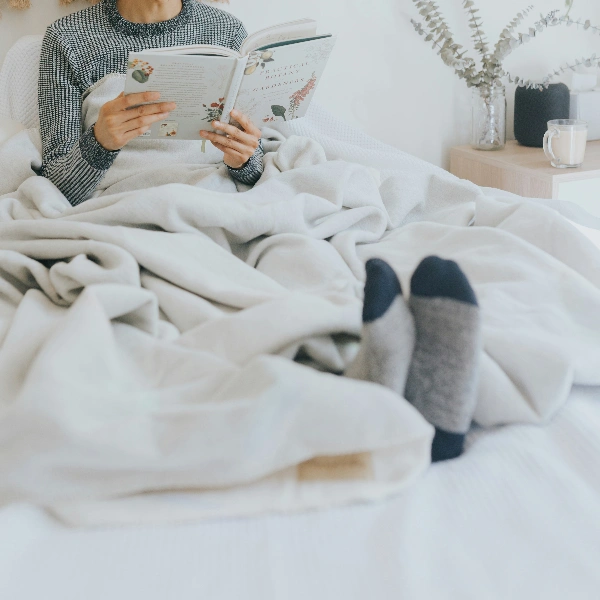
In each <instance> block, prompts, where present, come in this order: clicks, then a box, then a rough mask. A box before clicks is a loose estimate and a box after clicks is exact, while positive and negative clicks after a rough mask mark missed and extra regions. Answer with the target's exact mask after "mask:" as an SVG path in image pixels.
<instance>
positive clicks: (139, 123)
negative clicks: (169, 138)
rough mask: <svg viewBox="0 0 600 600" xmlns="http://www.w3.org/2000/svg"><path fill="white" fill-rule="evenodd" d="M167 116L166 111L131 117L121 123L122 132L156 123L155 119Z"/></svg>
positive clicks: (160, 119) (162, 118)
mask: <svg viewBox="0 0 600 600" xmlns="http://www.w3.org/2000/svg"><path fill="white" fill-rule="evenodd" d="M168 116H169V113H168V112H164V113H159V114H157V115H146V116H144V117H138V118H137V119H131V120H130V121H125V123H123V124H122V126H123V128H124V129H123V132H124V133H127V132H128V131H134V130H136V129H139V128H141V127H146V126H148V125H152V123H156V122H157V121H162V120H164V119H166V118H167V117H168Z"/></svg>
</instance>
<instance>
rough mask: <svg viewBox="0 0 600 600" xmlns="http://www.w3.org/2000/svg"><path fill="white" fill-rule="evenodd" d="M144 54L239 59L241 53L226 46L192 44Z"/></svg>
mask: <svg viewBox="0 0 600 600" xmlns="http://www.w3.org/2000/svg"><path fill="white" fill-rule="evenodd" d="M141 53H143V54H177V55H182V54H208V55H211V54H214V55H215V56H235V57H236V58H238V57H239V56H241V55H240V53H239V52H237V51H236V50H233V49H232V48H226V47H225V46H214V45H212V44H191V45H188V46H165V47H164V48H149V49H148V50H142V52H141Z"/></svg>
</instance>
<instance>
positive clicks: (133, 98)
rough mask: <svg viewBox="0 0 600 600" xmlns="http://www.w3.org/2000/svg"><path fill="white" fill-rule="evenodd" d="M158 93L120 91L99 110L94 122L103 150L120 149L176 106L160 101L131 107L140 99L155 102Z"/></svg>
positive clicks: (139, 101) (140, 101)
mask: <svg viewBox="0 0 600 600" xmlns="http://www.w3.org/2000/svg"><path fill="white" fill-rule="evenodd" d="M159 98H160V93H159V92H141V93H139V94H130V95H128V96H125V95H124V94H123V93H121V94H120V95H119V96H117V97H116V98H115V99H114V100H111V101H110V102H107V103H106V104H105V105H104V106H103V107H102V108H101V109H100V114H99V116H98V120H97V121H96V124H95V125H94V135H95V136H96V140H97V141H98V143H99V144H100V145H101V146H102V147H103V148H104V149H105V150H111V151H114V150H120V149H121V148H122V147H123V146H125V144H127V143H128V142H130V141H131V140H133V139H134V138H136V137H139V136H140V135H142V134H143V133H146V131H148V130H149V129H150V125H152V123H155V122H156V121H162V120H163V119H165V118H166V117H168V116H169V113H170V112H171V111H172V110H175V109H176V108H177V105H176V104H175V103H174V102H159V103H156V104H145V105H143V106H138V107H137V108H131V107H132V106H136V105H137V104H142V102H156V101H157V100H158V99H159Z"/></svg>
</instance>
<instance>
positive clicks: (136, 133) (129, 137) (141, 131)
mask: <svg viewBox="0 0 600 600" xmlns="http://www.w3.org/2000/svg"><path fill="white" fill-rule="evenodd" d="M149 130H150V127H149V126H146V127H138V128H137V129H133V130H131V131H128V132H127V134H126V135H125V136H124V139H125V144H128V143H129V142H130V141H131V140H133V139H135V138H137V137H140V135H143V134H144V133H146V131H149Z"/></svg>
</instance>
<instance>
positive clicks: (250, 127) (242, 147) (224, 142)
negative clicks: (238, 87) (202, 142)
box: [200, 110, 261, 169]
mask: <svg viewBox="0 0 600 600" xmlns="http://www.w3.org/2000/svg"><path fill="white" fill-rule="evenodd" d="M231 116H232V117H233V118H234V119H235V120H236V122H238V123H239V124H240V127H241V129H240V128H238V127H235V126H234V125H225V123H221V121H213V122H212V123H211V125H212V126H213V127H214V128H215V129H216V130H217V131H223V132H225V134H226V135H227V137H225V136H224V135H219V134H218V133H212V132H211V131H201V132H200V135H201V136H202V137H203V138H205V139H207V140H210V141H211V142H212V144H213V146H214V147H215V148H218V149H219V150H221V151H222V152H223V162H224V163H225V164H226V165H227V166H229V167H231V168H232V169H239V168H240V167H241V166H242V165H243V164H244V163H246V162H248V159H249V158H250V157H251V156H252V155H253V154H254V152H255V150H256V149H257V148H258V143H259V140H260V135H261V134H260V129H259V128H258V127H256V126H255V125H254V123H252V121H251V120H250V119H249V118H248V117H247V116H246V115H245V114H243V113H241V112H240V111H239V110H232V111H231Z"/></svg>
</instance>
